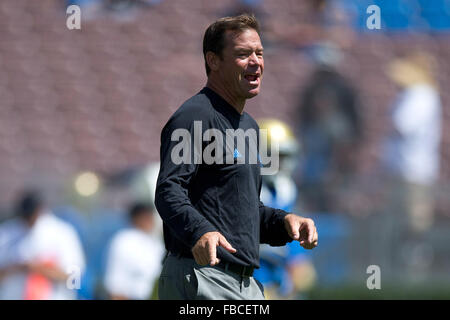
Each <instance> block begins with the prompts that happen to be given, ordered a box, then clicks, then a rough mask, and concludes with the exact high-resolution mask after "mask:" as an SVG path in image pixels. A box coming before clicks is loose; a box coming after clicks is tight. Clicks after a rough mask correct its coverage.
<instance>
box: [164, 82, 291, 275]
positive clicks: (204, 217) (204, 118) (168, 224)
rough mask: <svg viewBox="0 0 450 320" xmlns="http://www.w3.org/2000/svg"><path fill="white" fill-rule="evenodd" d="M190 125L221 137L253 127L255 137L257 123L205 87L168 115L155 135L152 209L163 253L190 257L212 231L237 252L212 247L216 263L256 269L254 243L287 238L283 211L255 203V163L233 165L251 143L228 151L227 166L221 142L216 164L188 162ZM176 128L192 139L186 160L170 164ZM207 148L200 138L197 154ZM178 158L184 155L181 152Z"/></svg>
mask: <svg viewBox="0 0 450 320" xmlns="http://www.w3.org/2000/svg"><path fill="white" fill-rule="evenodd" d="M194 121H201V122H200V123H201V129H202V130H201V134H202V135H203V134H204V133H205V131H206V130H208V129H213V128H214V129H219V130H220V131H221V132H222V133H223V136H224V137H225V136H226V130H227V129H234V130H236V129H242V130H244V131H246V130H247V129H254V130H255V131H256V132H258V134H259V127H258V124H257V123H256V121H255V120H254V119H253V118H252V117H251V116H250V115H249V114H248V113H246V112H244V113H243V114H239V112H237V111H236V109H234V108H233V107H232V106H231V105H230V104H228V103H227V102H226V101H225V100H224V99H223V98H222V97H221V96H219V95H218V94H217V93H215V92H214V91H213V90H211V89H209V88H207V87H205V88H203V89H202V90H201V91H200V92H199V93H198V94H197V95H195V96H193V97H192V98H190V99H189V100H187V101H186V102H185V103H184V104H183V105H182V106H181V107H180V108H179V109H178V110H177V111H176V112H175V113H174V114H173V115H172V117H171V118H170V119H169V121H168V122H167V124H166V125H165V126H164V128H163V130H162V133H161V150H160V152H161V154H160V156H161V168H160V172H159V176H158V182H157V187H156V195H155V205H156V208H157V209H158V212H159V214H160V215H161V218H162V220H163V222H164V224H163V231H164V242H165V246H166V249H167V250H168V251H170V252H173V253H175V254H180V255H182V256H187V257H192V252H191V249H192V247H193V246H194V245H195V243H196V242H197V240H198V239H199V238H200V237H201V236H202V235H203V234H205V233H206V232H210V231H218V232H220V233H221V234H222V235H223V236H224V237H225V238H226V239H227V240H228V242H229V243H230V244H231V245H232V246H233V247H234V248H235V249H236V250H237V252H236V253H233V254H232V253H229V252H228V251H226V250H225V249H223V248H222V247H218V248H217V256H218V258H219V259H221V260H222V261H226V262H233V263H237V264H240V265H243V266H253V267H259V244H260V243H268V244H270V245H273V246H282V245H285V244H286V243H287V242H289V241H292V239H291V238H290V237H289V235H288V233H287V232H286V230H285V227H284V217H285V215H286V214H287V212H285V211H283V210H279V209H274V208H270V207H267V206H265V205H264V204H263V203H262V202H261V201H260V200H259V194H260V191H261V174H260V170H261V167H260V162H259V160H258V163H254V164H251V162H252V161H248V159H247V158H246V159H245V160H246V161H245V163H238V159H237V158H238V157H247V156H248V154H249V143H257V142H255V141H250V140H251V139H246V143H245V151H244V150H239V149H236V145H237V144H236V145H235V149H234V150H232V151H231V152H233V154H234V158H235V159H234V162H233V163H232V164H231V163H230V164H227V163H226V160H225V157H226V152H227V150H226V143H225V139H224V152H223V155H224V160H223V163H222V164H221V163H212V164H206V163H205V161H202V163H198V162H199V161H194V155H195V152H194V148H193V145H194V139H195V134H196V133H197V137H198V134H199V132H196V131H198V129H195V126H194ZM180 128H183V129H186V130H187V131H189V133H190V135H191V137H192V140H191V142H192V145H191V149H192V150H191V152H190V159H191V161H186V162H188V163H181V164H175V163H174V162H173V158H172V152H175V151H177V152H175V154H178V151H179V150H178V149H179V147H176V146H177V145H178V146H180V141H181V138H180V137H179V136H178V138H177V137H174V140H175V141H172V138H173V137H172V133H173V132H174V131H175V130H176V129H180ZM197 128H198V122H197ZM178 139H179V140H178ZM197 141H198V140H197ZM208 144H210V141H203V139H202V143H201V148H202V150H201V152H203V150H204V148H205V147H206V146H207V145H208ZM174 147H175V150H174ZM258 150H259V149H258ZM228 152H230V150H228ZM179 154H180V155H184V152H179ZM197 154H199V152H197ZM188 155H189V154H188ZM258 159H259V158H258ZM196 162H197V164H196ZM253 162H254V161H253Z"/></svg>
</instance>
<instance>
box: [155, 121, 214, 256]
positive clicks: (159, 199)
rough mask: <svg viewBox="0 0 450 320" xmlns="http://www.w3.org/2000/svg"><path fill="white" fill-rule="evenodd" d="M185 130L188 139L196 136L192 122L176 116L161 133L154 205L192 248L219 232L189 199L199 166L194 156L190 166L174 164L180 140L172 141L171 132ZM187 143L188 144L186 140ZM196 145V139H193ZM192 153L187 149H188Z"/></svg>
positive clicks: (164, 220) (170, 227)
mask: <svg viewBox="0 0 450 320" xmlns="http://www.w3.org/2000/svg"><path fill="white" fill-rule="evenodd" d="M180 128H181V129H185V130H187V131H185V132H189V137H194V125H193V121H190V120H189V119H187V120H186V119H185V118H183V117H181V116H178V117H177V116H175V117H173V118H172V119H171V121H169V122H168V123H167V124H166V126H165V127H164V129H163V131H162V133H161V150H160V157H161V168H160V172H159V176H158V181H157V187H156V194H155V205H156V208H157V210H158V212H159V214H160V216H161V218H162V220H163V222H164V224H166V225H167V227H168V228H169V229H170V230H171V231H172V232H171V233H172V234H173V235H174V236H175V237H176V238H178V240H180V241H181V242H183V243H184V244H185V245H186V246H187V247H189V248H192V247H193V246H194V245H195V243H196V242H197V240H198V239H199V238H200V237H201V236H202V235H203V234H205V233H206V232H211V231H217V229H216V228H215V227H214V226H213V225H212V224H211V223H210V222H209V221H208V220H207V219H206V218H205V217H204V216H203V215H202V214H200V212H198V210H196V209H195V208H194V206H193V205H192V203H191V201H190V199H189V196H188V195H189V187H188V186H189V184H190V182H191V180H192V179H193V177H194V176H195V174H196V172H197V169H198V166H199V165H198V164H195V163H194V161H193V160H194V154H193V152H191V154H190V159H191V161H190V164H189V163H180V164H175V163H174V161H173V159H172V158H173V156H172V153H174V154H176V155H177V156H178V155H179V154H182V155H183V153H182V152H180V153H178V152H177V151H179V150H178V147H177V145H178V146H180V141H181V140H178V141H172V133H173V132H174V130H176V129H180ZM189 139H191V138H189ZM184 142H188V141H187V140H184ZM190 142H191V143H194V142H193V138H192V139H191V140H190ZM188 149H189V150H191V148H186V149H185V150H188Z"/></svg>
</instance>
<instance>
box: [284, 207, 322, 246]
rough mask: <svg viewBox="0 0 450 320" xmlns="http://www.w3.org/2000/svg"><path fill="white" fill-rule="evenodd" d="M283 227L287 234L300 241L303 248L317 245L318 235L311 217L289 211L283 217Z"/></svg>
mask: <svg viewBox="0 0 450 320" xmlns="http://www.w3.org/2000/svg"><path fill="white" fill-rule="evenodd" d="M284 227H285V228H286V231H287V232H288V234H289V236H290V237H291V238H292V239H294V240H297V241H298V242H300V245H301V246H302V247H303V248H305V249H313V248H315V247H317V244H318V241H319V237H318V235H317V229H316V226H315V225H314V221H313V220H312V219H309V218H303V217H300V216H297V215H295V214H293V213H289V214H287V215H286V216H285V217H284Z"/></svg>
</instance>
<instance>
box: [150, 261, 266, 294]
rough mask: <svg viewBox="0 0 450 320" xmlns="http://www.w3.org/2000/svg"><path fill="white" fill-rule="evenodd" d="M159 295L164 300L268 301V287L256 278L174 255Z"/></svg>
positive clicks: (161, 283)
mask: <svg viewBox="0 0 450 320" xmlns="http://www.w3.org/2000/svg"><path fill="white" fill-rule="evenodd" d="M158 293H159V298H160V299H162V300H184V299H187V300H264V288H263V286H262V284H261V283H260V282H259V281H258V280H256V279H255V278H253V277H241V276H239V275H237V274H235V273H233V272H230V271H228V272H225V271H224V270H222V269H219V268H217V267H211V266H200V265H198V264H197V263H196V262H195V260H194V259H187V258H181V257H176V256H171V255H170V256H168V257H167V258H166V259H165V260H164V265H163V269H162V272H161V276H160V278H159V287H158Z"/></svg>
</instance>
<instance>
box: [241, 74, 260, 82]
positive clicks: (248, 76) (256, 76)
mask: <svg viewBox="0 0 450 320" xmlns="http://www.w3.org/2000/svg"><path fill="white" fill-rule="evenodd" d="M259 77H260V74H259V73H253V74H246V75H244V78H245V79H246V80H247V81H248V82H250V83H252V82H253V83H258V79H259Z"/></svg>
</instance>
